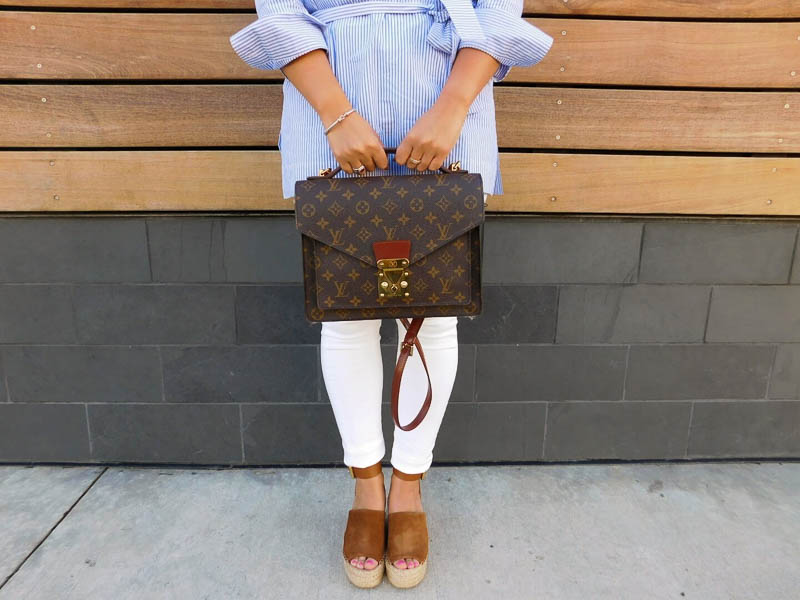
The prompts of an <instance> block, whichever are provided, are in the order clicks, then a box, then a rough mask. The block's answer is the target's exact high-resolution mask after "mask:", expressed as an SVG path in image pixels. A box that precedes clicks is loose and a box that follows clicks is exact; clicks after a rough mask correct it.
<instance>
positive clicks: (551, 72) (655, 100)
mask: <svg viewBox="0 0 800 600" xmlns="http://www.w3.org/2000/svg"><path fill="white" fill-rule="evenodd" d="M190 9H191V10H190ZM525 11H526V13H525V14H526V18H527V19H529V20H530V22H531V23H534V24H535V25H537V26H538V27H541V28H542V29H544V30H545V31H547V32H548V33H550V34H551V35H553V36H554V37H555V38H556V41H555V45H554V47H553V49H552V51H551V52H550V54H549V55H548V56H547V57H546V58H545V60H543V61H542V62H541V63H539V64H538V65H535V66H534V67H530V68H520V67H517V68H514V69H512V71H511V73H510V75H509V76H508V78H507V79H506V80H505V81H504V82H503V83H502V84H500V85H497V86H496V88H495V95H496V99H497V122H498V138H499V144H500V146H501V149H502V155H501V167H502V169H503V181H504V186H505V192H506V193H505V194H503V195H502V196H496V197H493V198H492V199H491V201H490V205H489V210H494V211H519V212H528V211H534V212H566V213H572V212H574V213H628V214H653V213H658V214H708V215H776V216H787V215H790V216H796V215H800V162H798V161H800V0H795V1H790V0H784V1H771V2H763V1H760V0H749V1H745V0H712V1H708V0H692V1H687V0H670V1H665V0H662V1H657V0H653V1H648V2H645V1H644V0H614V1H612V0H606V1H591V0H570V1H569V2H564V1H563V0H558V1H556V0H528V1H527V2H526V3H525ZM254 19H255V12H254V11H253V0H203V1H201V0H192V1H191V2H189V1H179V0H171V1H169V0H139V1H136V0H101V1H95V2H92V3H87V2H86V1H85V0H83V1H82V2H77V1H66V0H61V1H58V0H38V1H28V2H25V3H24V6H22V4H21V3H19V2H16V3H15V2H9V1H6V0H0V31H1V32H2V36H0V55H2V56H3V61H0V78H2V80H3V83H0V149H2V150H3V151H2V152H0V211H47V212H57V211H74V210H82V211H101V210H102V211H115V210H120V211H122V210H124V211H131V210H134V211H135V210H204V211H205V210H272V209H291V208H292V201H291V199H290V200H284V199H283V198H282V197H281V191H280V156H279V155H278V152H277V149H276V147H277V136H278V130H279V126H280V104H281V102H280V100H281V88H280V84H281V81H282V75H281V73H280V72H279V71H262V70H258V69H252V68H250V67H249V66H248V65H246V64H245V63H244V62H243V61H241V60H240V59H239V58H238V56H236V55H235V53H234V52H233V50H232V49H231V48H230V45H229V42H228V37H229V36H230V35H231V34H232V33H233V32H234V31H236V30H238V29H240V28H241V27H243V26H245V25H246V24H247V23H249V22H251V21H252V20H254Z"/></svg>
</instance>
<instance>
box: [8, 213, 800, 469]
mask: <svg viewBox="0 0 800 600" xmlns="http://www.w3.org/2000/svg"><path fill="white" fill-rule="evenodd" d="M799 224H800V221H798V220H785V221H780V222H779V221H775V220H769V221H757V220H723V219H696V220H695V219H680V220H679V219H674V218H670V219H664V220H661V219H657V218H653V219H649V218H631V219H613V218H602V217H598V218H576V217H568V218H563V219H561V218H558V217H538V216H534V215H525V216H505V217H501V216H495V215H489V216H488V217H487V223H486V229H485V255H484V293H485V308H484V313H483V314H482V315H481V316H479V317H477V318H475V319H473V320H470V319H467V318H459V341H460V354H459V372H458V376H457V380H456V384H455V388H454V391H453V394H452V396H451V402H450V405H449V406H448V410H447V414H446V416H445V421H444V423H443V425H442V429H441V431H440V434H439V438H438V441H437V446H436V449H435V451H434V461H435V462H436V461H441V462H444V461H514V460H545V461H555V460H574V459H604V458H609V459H672V458H689V459H691V458H700V457H800V249H798V227H799ZM301 281H302V271H301V266H300V238H299V235H298V234H297V232H296V230H295V228H294V217H293V215H292V214H283V215H275V214H265V215H261V214H256V215H232V216H221V215H213V216H202V215H189V216H181V215H179V216H169V215H154V216H147V215H134V216H112V217H106V216H97V215H92V216H19V217H17V216H7V217H3V218H0V462H41V461H47V462H51V461H52V462H82V463H83V462H96V463H102V462H146V463H202V464H306V463H308V464H311V463H331V462H334V463H339V464H341V459H342V448H341V440H340V438H339V434H338V431H337V429H336V425H335V421H334V419H333V414H332V410H331V408H330V405H329V403H328V398H327V395H326V392H325V389H324V383H323V380H322V377H321V373H320V367H319V332H320V325H319V324H309V323H308V322H307V321H306V320H305V318H304V316H303V313H302V297H303V290H302V285H301V283H300V282H301ZM381 333H382V335H383V336H384V337H383V341H382V344H383V346H382V347H383V351H384V356H383V358H384V365H385V376H386V379H385V384H384V398H383V401H384V435H385V439H386V442H387V448H390V447H391V440H392V437H391V436H392V427H391V425H392V420H391V414H390V412H389V405H388V400H389V383H390V382H391V369H392V367H393V365H394V352H395V345H396V340H397V338H396V333H397V332H396V328H395V323H394V321H392V320H384V322H383V327H382V329H381ZM384 460H385V461H387V462H388V460H389V452H388V450H387V455H386V457H385V459H384Z"/></svg>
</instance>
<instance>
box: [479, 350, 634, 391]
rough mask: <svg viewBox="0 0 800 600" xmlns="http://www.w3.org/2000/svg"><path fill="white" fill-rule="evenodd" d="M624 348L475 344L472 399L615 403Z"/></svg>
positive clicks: (619, 386) (621, 375)
mask: <svg viewBox="0 0 800 600" xmlns="http://www.w3.org/2000/svg"><path fill="white" fill-rule="evenodd" d="M626 352H627V348H626V347H624V346H524V345H523V346H520V345H479V346H478V347H477V359H476V375H475V377H476V384H475V385H476V396H475V398H476V400H477V401H480V402H487V401H499V400H507V401H514V402H523V401H524V402H527V401H530V400H621V399H622V385H623V381H624V377H625V355H626Z"/></svg>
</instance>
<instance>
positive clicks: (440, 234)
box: [295, 171, 484, 266]
mask: <svg viewBox="0 0 800 600" xmlns="http://www.w3.org/2000/svg"><path fill="white" fill-rule="evenodd" d="M483 220H484V206H483V184H482V180H481V176H480V174H479V173H469V172H466V171H465V172H458V171H456V172H453V173H441V172H436V173H422V174H420V175H408V176H402V175H401V176H398V175H395V176H383V175H380V176H374V177H352V176H350V177H330V178H325V177H319V178H312V179H303V180H300V181H297V182H296V183H295V224H296V226H297V229H298V230H299V231H300V232H301V233H303V234H305V235H307V236H309V237H311V238H314V239H316V240H318V241H320V242H322V243H324V244H327V245H329V246H331V247H333V248H336V249H337V250H340V251H341V252H345V253H346V254H349V255H350V256H353V257H355V258H357V259H359V260H361V261H363V262H365V263H367V264H369V265H372V266H377V263H376V260H375V255H374V253H373V247H372V244H373V242H376V241H386V240H410V241H411V254H410V258H409V260H410V262H411V263H414V262H416V261H418V260H420V259H421V258H423V257H425V256H427V255H428V254H430V253H431V252H433V251H434V250H436V249H437V248H440V247H441V246H443V245H444V244H446V243H448V242H449V241H451V240H454V239H455V238H457V237H458V236H459V235H461V234H462V233H464V232H465V231H468V230H470V229H472V228H473V227H477V226H478V225H480V224H481V223H482V222H483Z"/></svg>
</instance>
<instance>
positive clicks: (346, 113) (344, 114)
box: [325, 108, 355, 135]
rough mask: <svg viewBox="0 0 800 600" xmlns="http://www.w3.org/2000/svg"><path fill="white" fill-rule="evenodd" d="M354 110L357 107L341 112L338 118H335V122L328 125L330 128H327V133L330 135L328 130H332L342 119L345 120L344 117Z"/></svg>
mask: <svg viewBox="0 0 800 600" xmlns="http://www.w3.org/2000/svg"><path fill="white" fill-rule="evenodd" d="M354 110H355V108H351V109H350V110H348V111H345V112H343V113H342V114H340V115H339V116H338V117H337V118H336V120H335V121H334V122H333V123H331V124H330V125H328V128H327V129H326V130H325V135H328V132H329V131H330V130H331V129H332V128H333V126H334V125H336V124H337V123H341V122H342V121H344V118H345V117H346V116H347V115H349V114H350V113H351V112H353V111H354Z"/></svg>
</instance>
